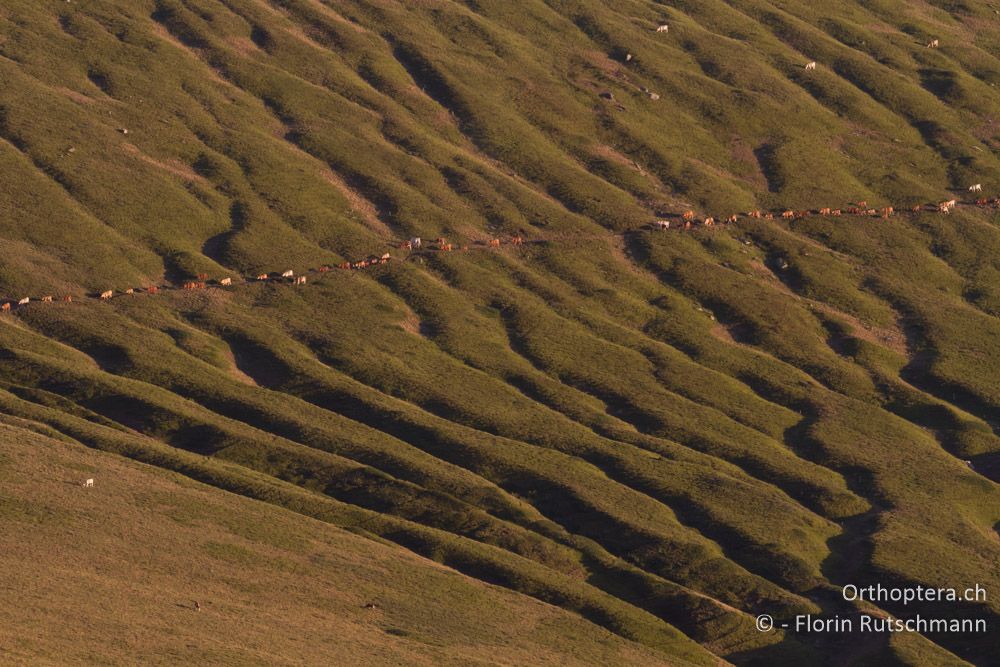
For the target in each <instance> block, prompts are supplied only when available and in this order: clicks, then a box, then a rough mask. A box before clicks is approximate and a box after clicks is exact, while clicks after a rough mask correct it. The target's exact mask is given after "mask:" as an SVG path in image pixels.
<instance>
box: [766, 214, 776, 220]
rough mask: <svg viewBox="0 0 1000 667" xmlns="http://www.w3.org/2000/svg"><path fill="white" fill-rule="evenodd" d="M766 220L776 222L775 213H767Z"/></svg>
mask: <svg viewBox="0 0 1000 667" xmlns="http://www.w3.org/2000/svg"><path fill="white" fill-rule="evenodd" d="M764 219H765V220H774V213H765V214H764Z"/></svg>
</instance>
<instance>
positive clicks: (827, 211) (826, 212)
mask: <svg viewBox="0 0 1000 667" xmlns="http://www.w3.org/2000/svg"><path fill="white" fill-rule="evenodd" d="M819 214H820V215H830V209H829V208H821V209H820V210H819Z"/></svg>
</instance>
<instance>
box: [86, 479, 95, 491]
mask: <svg viewBox="0 0 1000 667" xmlns="http://www.w3.org/2000/svg"><path fill="white" fill-rule="evenodd" d="M83 488H85V489H92V488H94V478H93V477H88V478H87V479H86V481H84V483H83Z"/></svg>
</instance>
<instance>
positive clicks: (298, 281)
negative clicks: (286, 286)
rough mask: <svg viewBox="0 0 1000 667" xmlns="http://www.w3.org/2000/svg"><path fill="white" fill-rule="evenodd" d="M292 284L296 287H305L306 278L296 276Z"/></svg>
mask: <svg viewBox="0 0 1000 667" xmlns="http://www.w3.org/2000/svg"><path fill="white" fill-rule="evenodd" d="M294 284H296V285H305V284H306V277H305V276H296V278H295V283H294Z"/></svg>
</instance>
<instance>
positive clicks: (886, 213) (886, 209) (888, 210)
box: [882, 206, 896, 218]
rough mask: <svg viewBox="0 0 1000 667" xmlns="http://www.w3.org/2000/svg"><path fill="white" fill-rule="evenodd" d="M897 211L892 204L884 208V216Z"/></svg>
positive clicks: (886, 216)
mask: <svg viewBox="0 0 1000 667" xmlns="http://www.w3.org/2000/svg"><path fill="white" fill-rule="evenodd" d="M895 212H896V211H895V209H893V208H892V207H891V206H886V207H885V208H883V209H882V217H883V218H888V217H890V216H891V215H892V214H893V213H895Z"/></svg>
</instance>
